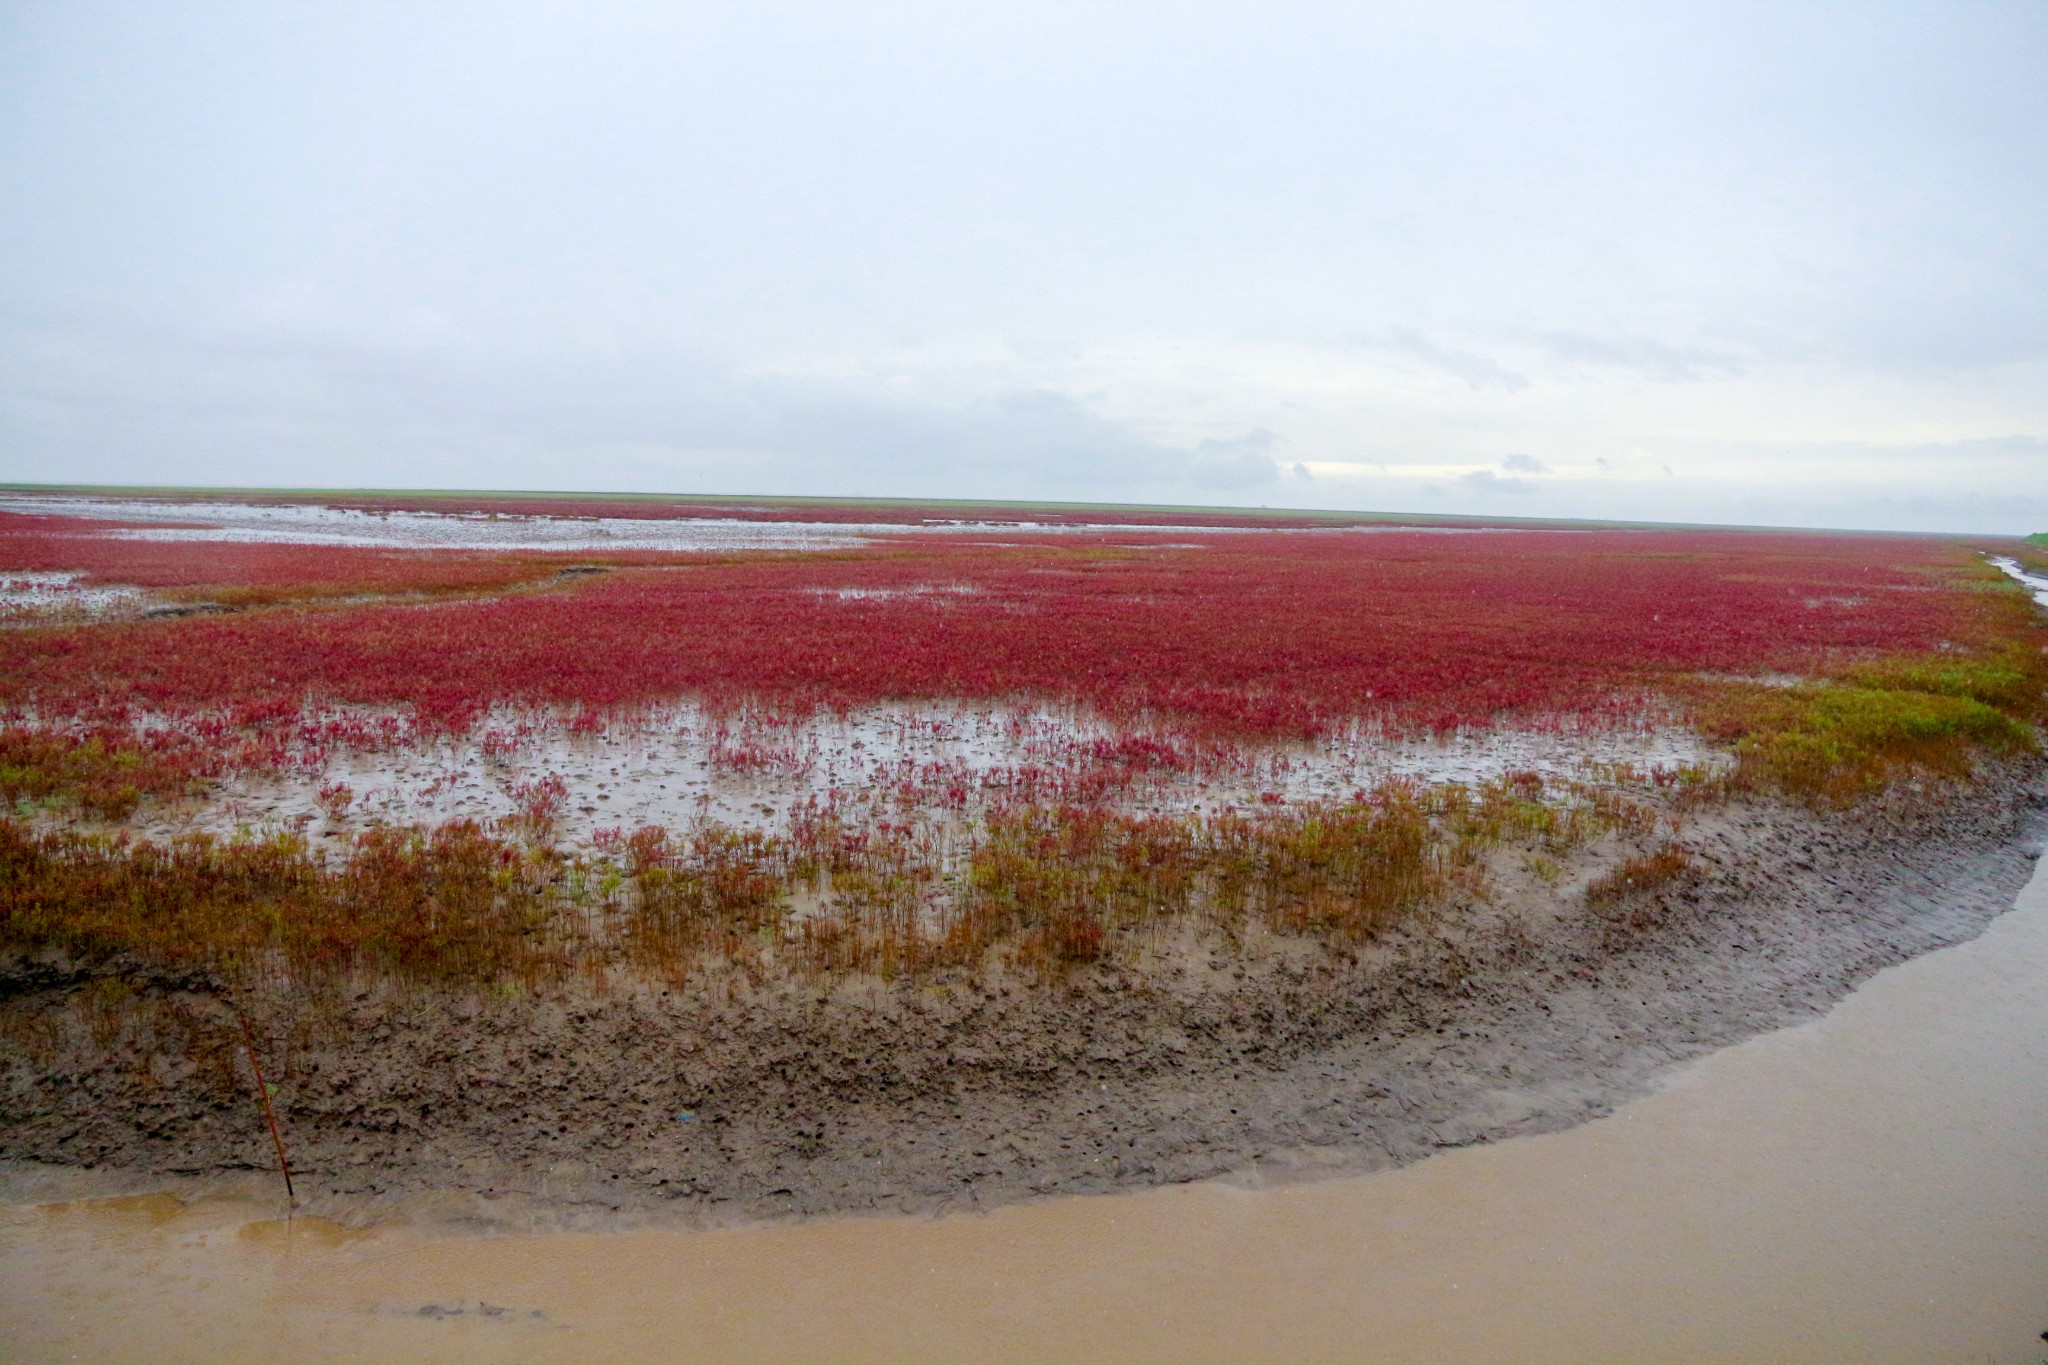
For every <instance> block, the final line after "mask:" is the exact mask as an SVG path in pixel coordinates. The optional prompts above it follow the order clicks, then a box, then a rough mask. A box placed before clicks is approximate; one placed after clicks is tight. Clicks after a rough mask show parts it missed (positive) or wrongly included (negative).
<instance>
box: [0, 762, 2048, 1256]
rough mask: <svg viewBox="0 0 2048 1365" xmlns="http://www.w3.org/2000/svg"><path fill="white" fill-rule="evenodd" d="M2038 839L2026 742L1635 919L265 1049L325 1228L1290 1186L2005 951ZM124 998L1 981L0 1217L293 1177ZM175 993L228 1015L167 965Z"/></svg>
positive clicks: (281, 1035) (306, 1018)
mask: <svg viewBox="0 0 2048 1365" xmlns="http://www.w3.org/2000/svg"><path fill="white" fill-rule="evenodd" d="M2044 830H2048V777H2044V768H2043V764H2042V763H2041V762H2040V761H2039V760H2038V759H2029V760H2026V761H2024V762H2014V763H2009V764H2006V765H2003V766H2000V767H1997V768H1994V769H1987V770H1986V771H1985V772H1984V773H1982V774H1981V775H1980V778H1979V780H1978V781H1976V782H1974V783H1972V784H1969V785H1968V786H1956V787H1948V788H1944V789H1942V790H1940V791H1936V792H1931V793H1923V794H1920V795H1917V796H1911V797H1906V796H1902V797H1900V798H1898V799H1895V800H1891V801H1888V802H1885V803H1880V804H1878V805H1875V806H1872V807H1869V808H1866V809H1863V810H1861V811H1859V812H1856V813H1853V814H1849V815H1827V816H1823V815H1816V814H1814V813H1812V812H1809V811H1804V810H1801V809H1798V808H1793V807H1787V806H1781V805H1776V804H1747V805H1735V806H1730V807H1725V808H1722V809H1719V810H1717V811H1714V812H1711V813H1708V814H1706V815H1699V816H1694V817H1692V818H1691V819H1690V820H1689V822H1688V824H1687V828H1686V832H1685V836H1684V838H1685V842H1686V844H1687V845H1688V846H1689V847H1690V848H1692V849H1693V850H1694V851H1695V852H1696V854H1697V855H1698V857H1699V858H1700V860H1701V863H1702V866H1703V869H1704V870H1703V872H1702V874H1701V875H1699V876H1697V877H1695V878H1692V879H1689V880H1687V881H1685V882H1683V883H1681V884H1677V885H1674V886H1673V887H1671V888H1668V889H1667V891H1666V892H1665V893H1664V894H1662V895H1660V896H1657V897H1653V898H1644V899H1642V900H1640V901H1638V902H1637V903H1635V904H1633V905H1628V906H1623V907H1620V908H1618V909H1616V910H1614V911H1610V912H1593V911H1589V910H1588V909H1587V907H1586V905H1585V903H1584V900H1583V898H1582V897H1580V896H1579V895H1578V894H1577V892H1576V891H1575V890H1574V889H1573V878H1572V877H1571V875H1570V873H1571V871H1572V869H1571V868H1569V867H1567V869H1566V873H1567V875H1566V877H1565V879H1564V880H1563V882H1562V883H1561V884H1560V886H1559V887H1557V888H1553V887H1551V886H1550V885H1549V884H1547V883H1544V882H1542V881H1539V880H1538V879H1536V878H1533V877H1529V876H1517V875H1516V874H1515V872H1514V871H1513V869H1512V868H1511V867H1506V866H1504V867H1503V868H1502V870H1501V876H1500V891H1499V893H1498V894H1497V895H1496V896H1495V897H1494V898H1493V900H1492V902H1491V903H1479V904H1472V905H1465V906H1460V907H1454V908H1453V909H1452V910H1450V911H1448V912H1446V913H1445V914H1444V915H1443V916H1442V917H1441V918H1440V919H1438V920H1437V921H1436V922H1435V923H1433V924H1431V925H1429V926H1427V927H1425V928H1422V929H1420V930H1418V932H1416V933H1414V934H1412V935H1404V936H1396V937H1394V938H1391V939H1389V940H1388V941H1386V942H1384V943H1382V944H1379V945H1376V946H1374V947H1373V948H1371V949H1370V950H1368V951H1366V952H1363V953H1360V954H1358V955H1356V957H1355V958H1347V957H1345V956H1343V955H1338V954H1331V953H1326V952H1325V951H1323V950H1322V949H1320V948H1313V947H1311V946H1309V945H1305V944H1300V943H1287V942H1282V941H1277V940H1251V941H1246V942H1241V943H1239V942H1230V943H1221V942H1214V941H1198V940H1194V939H1192V938H1190V939H1188V940H1186V941H1182V942H1179V943H1177V944H1173V945H1168V946H1167V947H1165V948H1163V949H1162V950H1160V951H1159V952H1157V953H1155V954H1153V955H1152V956H1151V958H1150V959H1148V963H1147V965H1146V966H1145V967H1143V968H1141V969H1128V968H1125V969H1119V968H1115V967H1108V968H1102V969H1098V970H1093V971H1091V972H1088V973H1084V974H1083V975H1081V976H1078V977H1076V978H1075V979H1074V981H1073V982H1072V983H1071V984H1070V985H1068V986H1066V987H1062V988H1058V989H1051V990H1048V989H1044V988H1035V987H1032V986H1029V985H1026V984H1023V983H1017V982H1011V983H1007V984H1006V983H1003V982H1000V981H992V982H988V983H984V984H981V985H977V986H963V985H961V984H959V983H954V984H952V985H950V986H948V987H946V988H945V989H937V988H934V987H932V986H930V985H899V986H895V987H885V986H881V985H879V984H876V983H870V984H865V985H861V984H853V985H845V986H841V987H838V988H835V989H833V990H831V991H828V992H821V991H820V990H819V989H818V988H816V987H802V986H790V987H785V988H775V989H763V990H753V991H739V992H737V993H734V994H731V995H729V996H728V995H726V994H725V993H723V992H709V993H706V992H702V991H688V992H669V993H667V994H664V993H663V991H662V989H661V988H660V987H659V986H645V987H634V988H630V989H629V988H624V987H620V986H617V985H614V987H613V989H612V990H611V991H610V992H609V993H607V994H605V995H602V996H592V995H581V996H579V995H575V994H569V995H557V996H554V997H550V998H534V997H526V998H520V999H512V1000H499V1001H479V1000H449V999H446V998H429V997H426V996H422V995H419V994H417V993H415V994H412V995H407V996H396V995H392V994H390V993H388V992H381V991H362V992H351V993H346V994H344V995H342V996H341V997H339V998H338V999H337V1000H335V1001H334V1002H331V1003H330V1004H328V1005H326V1006H323V1007H321V1008H320V1009H319V1010H310V1011H309V1007H307V1006H306V1005H304V1003H303V1002H287V1001H269V1002H264V1001H257V1002H252V1005H251V1012H252V1014H254V1015H255V1016H256V1017H257V1018H258V1019H259V1022H260V1026H261V1028H262V1031H263V1034H264V1037H265V1038H266V1040H267V1045H268V1040H278V1041H280V1042H281V1040H283V1039H285V1038H286V1037H288V1036H292V1035H293V1030H294V1027H295V1024H294V1021H296V1030H297V1032H296V1040H295V1041H294V1042H293V1043H292V1045H291V1046H290V1047H289V1048H288V1049H283V1050H284V1052H285V1054H286V1056H287V1057H288V1061H286V1062H284V1063H282V1064H280V1065H281V1069H282V1070H283V1074H282V1075H281V1076H274V1077H273V1080H275V1081H277V1083H278V1092H277V1103H278V1107H279V1119H280V1122H281V1124H282V1126H283V1129H284V1135H285V1141H286V1143H287V1144H288V1147H289V1150H290V1154H291V1159H292V1164H293V1169H294V1175H295V1177H296V1179H297V1182H298V1186H299V1193H300V1196H301V1201H302V1208H303V1209H304V1210H305V1211H307V1212H314V1213H322V1214H326V1215H327V1216H329V1217H335V1218H338V1219H340V1220H342V1221H346V1222H369V1221H377V1220H381V1219H385V1218H390V1217H393V1216H401V1217H421V1216H425V1217H431V1218H432V1219H433V1220H434V1221H437V1222H443V1223H445V1222H456V1223H466V1224H474V1225H476V1226H478V1227H484V1228H488V1227H494V1226H498V1227H518V1228H521V1229H525V1228H530V1227H533V1226H536V1225H541V1226H570V1227H573V1226H593V1225H596V1226H623V1225H628V1224H644V1223H674V1222H680V1223H685V1224H712V1223H731V1222H742V1221H754V1220H759V1219H772V1218H788V1217H799V1216H806V1215H815V1214H824V1213H838V1212H855V1211H875V1212H885V1211H886V1212H915V1211H936V1210H942V1209H971V1208H977V1207H980V1208H985V1207H989V1206H992V1205H996V1204H1001V1203H1006V1202H1011V1201H1015V1200H1019V1199H1026V1198H1031V1197H1037V1196H1046V1195H1059V1194H1077V1193H1087V1192H1096V1191H1107V1190H1113V1189H1120V1188H1135V1187H1141V1186H1148V1185H1158V1184H1166V1183H1172V1182H1179V1181H1187V1180H1195V1179H1201V1178H1206V1177H1215V1176H1230V1177H1235V1178H1238V1179H1241V1180H1245V1181H1250V1182H1262V1181H1270V1180H1276V1179H1290V1178H1300V1177H1303V1176H1306V1175H1314V1174H1321V1173H1337V1172H1357V1171H1366V1170H1372V1169H1376V1168H1381V1167H1386V1166H1392V1165H1398V1164H1403V1163H1406V1162H1410V1161H1414V1160H1418V1159H1420V1158H1422V1157H1424V1156H1427V1155H1429V1154H1430V1153H1432V1152H1434V1151H1437V1150H1439V1149H1442V1148H1446V1147H1457V1146H1464V1145H1467V1144H1470V1143H1475V1142H1485V1141H1492V1140H1495V1139H1498V1138H1502V1137H1508V1136H1513V1135H1516V1134H1521V1133H1532V1132H1544V1131H1552V1130H1556V1129H1560V1128H1564V1127H1568V1126H1570V1125H1572V1124H1575V1123H1579V1122H1582V1121H1584V1120H1586V1119H1589V1118H1593V1117H1596V1116H1599V1115H1601V1114H1604V1113H1606V1112H1608V1111H1609V1110H1610V1109H1612V1107H1613V1106H1614V1105H1616V1104H1617V1103H1619V1102H1621V1101H1622V1100H1625V1099H1627V1098H1629V1097H1631V1096H1633V1095H1636V1094H1639V1093H1641V1092H1642V1091H1643V1090H1644V1089H1645V1088H1646V1087H1647V1086H1648V1085H1649V1084H1650V1083H1651V1081H1652V1080H1653V1079H1654V1078H1655V1077H1656V1075H1657V1074H1658V1073H1659V1072H1661V1071H1663V1070H1666V1069H1667V1068H1669V1067H1671V1066H1672V1065H1674V1064H1675V1063H1678V1062H1680V1061H1683V1060H1685V1059H1687V1058H1691V1057H1695V1056H1698V1055H1701V1054H1703V1053H1706V1052H1709V1051H1712V1050H1714V1049H1717V1048H1720V1047H1725V1046H1727V1045H1729V1044H1731V1043H1735V1042H1739V1041H1741V1040H1742V1039H1745V1038H1748V1037H1752V1036H1754V1035H1756V1034H1758V1033H1761V1032H1764V1031H1767V1030H1770V1029H1774V1028H1778V1027H1782V1026H1784V1025H1787V1024H1791V1023H1795V1022H1798V1021H1799V1020H1802V1019H1805V1018H1810V1017H1812V1016H1814V1015H1816V1014H1818V1013H1820V1012H1822V1011H1824V1010H1825V1009H1826V1008H1827V1007H1828V1006H1830V1005H1831V1004H1832V1003H1834V1002H1835V1001H1836V1000H1838V999H1840V998H1841V997H1842V996H1843V995H1845V994H1847V993H1848V992H1849V991H1850V990H1851V989H1852V988H1853V987H1854V986H1855V985H1856V984H1857V983H1858V982H1860V981H1862V980H1864V979H1865V978H1866V977H1868V976H1870V975H1871V974H1872V973H1874V972H1876V971H1878V970H1879V969H1881V968H1883V967H1886V966H1889V965H1892V964H1894V963H1897V962H1901V961H1904V960H1905V959H1907V958H1910V957H1913V956H1915V955H1917V954H1919V953H1923V952H1926V951H1929V950H1931V949H1934V948H1938V947H1943V946H1947V945H1949V944H1953V943H1958V942H1962V941H1964V940H1967V939H1969V938H1972V937H1975V936H1976V935H1977V934H1978V933H1980V932H1982V930H1983V929H1984V928H1985V927H1986V926H1987V925H1988V924H1989V923H1990V922H1991V921H1992V920H1993V919H1994V918H1996V917H1997V916H1998V915H1999V914H2001V913H2003V912H2004V911H2005V910H2007V909H2009V908H2011V906H2012V903H2013V899H2014V897H2015V895H2016V894H2017V892H2018V890H2019V888H2020V887H2021V886H2022V885H2024V884H2025V882H2026V880H2027V878H2028V877H2029V875H2030V874H2031V872H2032V869H2033V860H2034V858H2036V857H2038V856H2039V850H2040V839H2041V836H2042V834H2043V832H2044ZM1615 851H1616V850H1615V849H1613V848H1612V847H1609V848H1607V849H1605V850H1599V849H1595V850H1589V851H1587V853H1586V855H1585V856H1586V857H1587V858H1592V857H1596V856H1601V855H1603V854H1604V856H1606V857H1607V858H1608V859H1609V860H1610V861H1611V859H1612V857H1613V855H1614V853H1615ZM93 990H94V982H93V979H92V978H91V977H89V976H87V975H84V974H79V973H73V972H69V971H68V970H66V969H65V968H64V966H63V964H52V963H48V962H42V963H31V962H16V963H13V964H10V965H9V966H8V967H7V968H6V970H5V972H4V973H0V1024H4V1026H5V1029H6V1032H5V1034H4V1036H0V1049H4V1053H0V1065H4V1079H0V1087H4V1088H0V1100H4V1103H0V1198H4V1199H6V1200H8V1201H10V1202H22V1201H27V1200H36V1199H47V1198H61V1197H77V1196H79V1195H83V1194H90V1193H115V1192H122V1191H135V1190H142V1189H152V1190H155V1189H169V1190H171V1191H172V1192H174V1193H182V1194H184V1195H186V1196H190V1195H193V1194H202V1193H206V1192H209V1191H218V1190H233V1191H235V1192H238V1193H244V1192H260V1191H262V1190H265V1189H271V1188H274V1186H275V1183H276V1179H277V1177H276V1170H275V1158H274V1155H273V1152H272V1149H271V1146H270V1138H269V1134H268V1131H267V1129H265V1128H264V1126H263V1123H262V1118H261V1113H260V1110H259V1109H258V1107H257V1103H256V1099H255V1096H254V1093H253V1090H252V1089H251V1088H250V1086H249V1084H248V1082H247V1079H246V1071H242V1072H241V1073H240V1074H241V1077H242V1079H241V1082H240V1085H239V1086H237V1084H236V1076H235V1072H234V1070H233V1069H232V1068H233V1067H234V1066H235V1065H236V1064H235V1063H234V1062H233V1059H232V1058H229V1059H227V1060H226V1062H224V1063H222V1065H226V1066H228V1067H229V1068H230V1069H229V1070H227V1071H222V1070H220V1066H219V1065H216V1066H215V1068H214V1073H213V1074H212V1075H211V1076H210V1077H209V1075H208V1074H206V1067H205V1065H204V1061H205V1059H204V1058H203V1057H202V1058H198V1059H196V1060H195V1058H194V1057H192V1056H189V1055H186V1053H185V1052H184V1051H182V1050H180V1051H177V1052H176V1053H175V1055H174V1054H173V1052H172V1051H171V1050H170V1049H168V1048H167V1047H166V1046H165V1045H164V1044H163V1042H162V1040H161V1039H158V1038H156V1037H155V1036H154V1035H152V1034H150V1033H149V1032H148V1031H147V1030H146V1029H142V1028H140V1027H139V1026H135V1025H130V1026H127V1031H125V1032H124V1031H122V1028H121V1027H117V1026H116V1025H115V1024H114V1023H113V1022H111V1021H108V1020H105V1019H103V1022H102V1023H101V1025H100V1030H99V1035H98V1036H97V1037H95V1036H94V1030H93V1028H92V1026H91V1012H90V1010H89V1009H88V1008H87V1003H88V1001H89V999H90V992H92V991H93ZM141 998H142V999H143V1000H145V1001H146V1002H153V1004H154V1005H155V1006H157V1007H162V1008H169V1007H171V1006H175V1005H179V1004H185V1005H188V1006H190V1007H191V1008H192V1009H194V1010H198V1011H202V1012H203V1010H204V1008H206V1007H207V1005H208V1002H207V1001H206V999H205V998H204V997H203V996H201V995H199V994H197V993H194V992H191V991H189V990H181V989H180V986H179V984H178V983H170V982H158V983H155V984H153V985H151V986H150V987H148V988H147V989H146V990H145V991H144V992H143V995H142V997H141ZM281 1202H282V1201H281V1200H280V1203H281Z"/></svg>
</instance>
